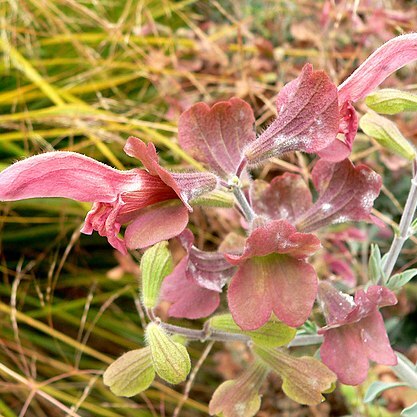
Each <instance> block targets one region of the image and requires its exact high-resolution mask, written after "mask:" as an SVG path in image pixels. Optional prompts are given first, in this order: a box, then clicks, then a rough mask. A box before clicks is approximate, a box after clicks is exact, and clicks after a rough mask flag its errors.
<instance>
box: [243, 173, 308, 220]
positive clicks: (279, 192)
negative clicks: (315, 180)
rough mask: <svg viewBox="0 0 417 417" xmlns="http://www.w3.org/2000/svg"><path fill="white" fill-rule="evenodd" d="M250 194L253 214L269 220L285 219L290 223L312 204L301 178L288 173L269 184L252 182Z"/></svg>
mask: <svg viewBox="0 0 417 417" xmlns="http://www.w3.org/2000/svg"><path fill="white" fill-rule="evenodd" d="M250 194H251V201H252V206H253V209H254V210H255V212H256V213H257V214H259V215H263V216H267V218H269V219H271V220H279V219H285V220H288V221H289V222H291V223H292V222H294V221H295V219H297V218H298V217H300V216H301V215H302V214H303V213H305V212H306V211H307V210H308V209H309V208H310V207H311V205H312V204H313V202H312V197H311V193H310V190H309V188H308V186H307V184H306V183H305V182H304V180H303V179H302V177H301V176H300V175H296V174H290V173H285V174H284V175H280V176H278V177H275V178H274V179H273V180H272V181H271V183H270V184H268V183H267V182H265V181H262V180H256V181H254V182H253V183H252V185H251V189H250Z"/></svg>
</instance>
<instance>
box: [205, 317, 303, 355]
mask: <svg viewBox="0 0 417 417" xmlns="http://www.w3.org/2000/svg"><path fill="white" fill-rule="evenodd" d="M209 326H210V328H211V329H213V330H220V331H224V332H228V333H238V334H243V335H245V336H249V337H250V338H251V339H252V341H253V342H254V343H255V344H257V345H259V346H266V347H270V348H273V347H278V346H283V345H287V344H288V343H290V342H291V340H293V339H294V337H295V334H296V333H297V330H296V329H294V328H293V327H289V326H287V325H286V324H284V323H282V322H280V321H278V320H271V321H269V322H267V323H265V324H264V325H263V326H262V327H260V328H259V329H256V330H252V331H243V330H241V328H240V327H239V326H238V325H237V324H236V323H235V321H234V320H233V317H232V315H231V314H220V315H217V316H214V317H212V318H211V319H210V320H209Z"/></svg>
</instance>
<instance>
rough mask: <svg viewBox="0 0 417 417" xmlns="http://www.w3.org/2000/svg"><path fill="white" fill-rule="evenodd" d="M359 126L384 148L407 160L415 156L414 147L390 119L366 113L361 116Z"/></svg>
mask: <svg viewBox="0 0 417 417" xmlns="http://www.w3.org/2000/svg"><path fill="white" fill-rule="evenodd" d="M359 126H360V127H361V129H362V130H363V131H364V132H365V133H366V134H367V135H368V136H371V137H373V138H374V139H375V140H376V141H377V142H378V143H379V144H380V145H381V146H382V147H384V148H385V149H388V150H390V151H391V152H394V153H396V154H397V155H400V156H402V157H404V158H406V159H409V160H412V159H413V158H414V157H415V150H414V147H413V146H412V145H411V144H410V143H409V142H408V141H407V139H406V138H405V137H404V136H403V135H402V134H401V132H400V131H399V130H398V127H397V126H396V125H395V124H394V123H393V122H392V121H391V120H389V119H386V118H385V117H382V116H379V115H377V114H370V113H367V114H365V115H364V116H362V117H361V120H360V122H359Z"/></svg>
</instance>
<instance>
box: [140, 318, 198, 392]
mask: <svg viewBox="0 0 417 417" xmlns="http://www.w3.org/2000/svg"><path fill="white" fill-rule="evenodd" d="M146 340H147V342H148V344H149V347H150V350H151V356H152V363H153V366H154V369H155V372H156V373H157V374H158V375H159V376H160V377H161V378H162V379H164V380H165V381H167V382H169V383H171V384H179V383H180V382H183V381H185V379H186V378H187V375H188V374H189V372H190V369H191V362H190V356H189V355H188V352H187V349H186V348H185V346H183V345H182V344H180V343H177V342H174V341H173V340H172V338H171V336H168V335H167V334H166V333H165V331H164V330H163V329H162V328H161V327H160V326H159V325H158V324H156V323H150V324H148V327H147V328H146Z"/></svg>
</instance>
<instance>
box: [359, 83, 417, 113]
mask: <svg viewBox="0 0 417 417" xmlns="http://www.w3.org/2000/svg"><path fill="white" fill-rule="evenodd" d="M365 103H366V105H367V106H368V107H369V108H371V109H372V110H374V111H376V112H377V113H381V114H397V113H401V112H403V111H416V110H417V95H416V94H413V93H409V92H408V91H401V90H395V89H394V88H385V89H383V90H379V91H376V92H375V93H371V94H369V96H368V97H366V100H365Z"/></svg>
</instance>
